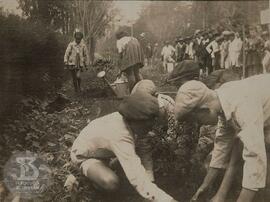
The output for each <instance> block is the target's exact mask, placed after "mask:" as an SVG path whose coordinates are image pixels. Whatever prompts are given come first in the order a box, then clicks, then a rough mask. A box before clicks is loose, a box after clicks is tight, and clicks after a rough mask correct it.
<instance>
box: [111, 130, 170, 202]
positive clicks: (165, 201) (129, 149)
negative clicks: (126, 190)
mask: <svg viewBox="0 0 270 202" xmlns="http://www.w3.org/2000/svg"><path fill="white" fill-rule="evenodd" d="M111 147H112V151H113V152H114V153H115V155H116V157H117V158H118V160H119V162H120V164H121V166H122V168H123V170H124V172H125V174H126V176H127V178H128V180H129V182H130V183H131V185H132V186H133V187H134V188H135V189H136V190H137V191H138V193H139V194H140V195H141V196H142V197H143V198H145V199H148V200H150V201H155V202H170V201H172V199H173V198H172V197H171V196H170V195H168V194H167V193H165V192H164V191H162V190H161V189H159V188H158V187H157V186H156V185H155V184H154V183H152V182H151V181H150V180H149V178H148V177H147V174H146V171H145V169H144V167H143V166H142V164H141V160H140V158H139V157H138V156H137V154H136V153H135V146H134V141H133V138H132V137H131V136H130V137H129V136H128V135H126V136H123V137H122V138H121V139H119V140H117V141H114V142H113V143H112V145H111Z"/></svg>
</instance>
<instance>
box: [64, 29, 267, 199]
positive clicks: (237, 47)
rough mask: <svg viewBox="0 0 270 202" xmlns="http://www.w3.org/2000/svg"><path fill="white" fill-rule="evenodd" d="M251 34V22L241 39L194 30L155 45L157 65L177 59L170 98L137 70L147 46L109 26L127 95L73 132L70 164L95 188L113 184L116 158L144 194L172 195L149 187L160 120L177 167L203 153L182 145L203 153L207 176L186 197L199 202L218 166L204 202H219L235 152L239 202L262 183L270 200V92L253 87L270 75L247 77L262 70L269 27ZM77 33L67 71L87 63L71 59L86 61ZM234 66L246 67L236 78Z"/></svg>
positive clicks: (233, 168)
mask: <svg viewBox="0 0 270 202" xmlns="http://www.w3.org/2000/svg"><path fill="white" fill-rule="evenodd" d="M257 34H258V32H257V31H256V30H254V29H253V28H252V29H250V30H249V34H248V35H247V37H246V38H245V39H243V36H241V35H240V34H239V33H237V32H232V31H223V32H222V33H217V32H215V33H213V31H207V32H206V31H200V30H197V31H196V32H195V34H194V36H193V37H192V38H191V37H189V38H185V39H182V38H177V41H176V42H177V44H176V46H175V47H173V46H172V45H170V44H169V42H166V44H165V46H164V47H163V49H162V52H161V55H162V59H163V65H164V70H165V71H168V70H169V69H170V68H171V67H170V66H168V63H176V65H175V66H174V67H173V69H172V70H171V69H170V71H171V73H170V75H169V77H170V76H171V77H170V79H171V80H174V81H176V85H177V87H179V90H178V92H177V95H176V98H175V99H173V98H171V97H169V96H167V95H163V94H161V93H159V92H158V90H157V87H156V85H155V84H154V82H153V81H151V80H147V79H143V78H142V76H141V74H140V69H141V68H142V67H143V66H144V62H145V57H146V59H147V63H148V64H150V65H153V66H154V63H153V61H152V56H153V54H154V53H153V50H152V49H151V44H148V45H147V49H148V52H147V51H144V50H143V48H142V46H141V44H140V42H139V40H137V39H136V38H135V37H132V36H129V35H128V34H127V33H126V32H124V31H121V32H119V33H117V34H116V38H117V44H116V45H117V49H118V53H119V61H120V62H119V69H120V72H121V73H122V74H125V75H126V77H127V79H128V82H129V89H130V95H129V96H127V97H125V98H124V99H123V100H122V101H121V103H120V105H119V107H118V110H117V111H116V112H114V113H112V114H108V115H105V116H103V117H100V118H97V119H95V120H93V121H92V122H90V123H89V124H88V125H87V126H86V127H85V128H84V129H83V130H82V131H81V133H80V134H79V136H78V137H77V139H76V140H75V142H74V144H73V146H72V149H71V160H72V162H73V163H74V164H75V165H76V166H77V167H79V168H80V169H81V171H82V173H83V174H84V175H85V176H86V177H88V178H89V179H90V180H91V181H92V182H93V184H94V185H95V186H96V187H99V188H102V189H104V190H106V191H116V190H117V189H118V187H119V180H120V179H119V177H118V176H117V175H116V173H115V171H114V169H113V166H112V164H113V163H114V162H115V161H114V160H116V161H118V162H119V163H120V165H121V167H122V168H123V170H124V173H125V175H126V177H127V178H128V180H129V182H130V183H131V185H133V186H134V188H135V189H136V190H137V192H138V193H139V194H140V195H141V196H142V197H143V198H145V199H147V200H149V201H156V202H175V201H176V200H175V199H173V197H172V196H170V195H169V194H168V193H166V192H164V191H163V190H162V189H160V188H159V187H158V186H157V185H156V184H155V176H154V172H153V159H152V153H151V150H152V146H153V145H151V139H152V138H153V137H155V136H158V135H161V134H157V133H155V132H154V128H155V126H161V125H165V126H166V128H167V131H166V133H167V135H168V136H176V137H179V140H180V141H179V151H180V154H179V155H180V156H182V157H183V158H182V161H181V162H180V163H181V164H185V163H186V162H190V161H191V160H195V161H196V160H198V161H200V160H202V159H199V158H195V159H193V156H192V155H190V154H187V153H190V152H186V149H187V150H188V149H189V147H191V146H192V145H191V144H197V148H196V151H197V152H198V153H203V152H205V150H207V152H206V155H208V154H209V153H210V151H211V150H212V158H211V162H210V168H209V170H208V173H207V175H206V176H205V179H204V181H203V183H202V185H201V186H200V187H199V189H198V190H197V192H196V193H195V194H194V196H193V197H192V199H191V201H198V200H199V199H200V197H201V195H202V194H203V193H205V192H206V191H207V189H208V188H209V187H210V186H211V185H212V184H213V182H214V181H215V179H216V178H217V176H218V174H219V173H220V171H222V170H225V175H224V177H223V181H222V183H221V185H220V188H219V190H218V192H217V193H216V195H215V196H214V197H213V198H212V201H213V202H225V201H226V197H227V194H228V192H229V190H230V187H231V184H232V182H233V181H234V179H235V175H236V173H237V167H239V166H241V161H240V160H241V158H243V160H244V166H243V180H242V191H241V193H240V195H239V198H238V202H252V201H253V200H254V197H255V195H256V193H257V192H258V191H260V190H262V189H264V188H265V187H266V190H268V192H266V197H269V196H270V194H269V191H270V189H269V187H270V179H267V172H270V170H269V166H267V164H268V165H269V161H267V159H268V160H269V159H270V158H269V144H270V140H269V139H270V138H269V120H270V118H269V116H270V112H269V108H270V104H269V103H270V94H269V91H267V90H262V89H264V88H265V86H268V85H269V84H270V76H269V75H268V74H262V75H256V76H254V75H255V74H260V73H267V72H268V71H269V70H270V68H269V51H270V49H269V48H270V47H269V46H270V41H269V33H268V32H263V33H262V36H258V35H257ZM77 38H79V39H80V40H79V39H77ZM81 39H82V36H81V35H80V34H76V33H75V42H73V43H71V44H70V45H69V47H68V49H67V52H66V55H65V63H68V64H70V66H71V67H72V68H71V72H73V71H74V72H75V73H77V71H79V70H80V68H81V67H82V66H83V65H81V64H84V61H86V59H85V60H82V61H81V60H79V59H78V58H81V57H84V58H87V57H86V56H85V53H86V51H85V50H84V45H79V44H80V43H81ZM243 41H244V42H243ZM77 49H79V50H77ZM243 49H244V51H243ZM73 51H74V53H73ZM243 52H244V54H245V56H244V57H243V54H242V53H243ZM69 57H71V58H73V59H74V62H73V60H70V59H69ZM243 58H245V60H244V59H243ZM262 58H263V59H262ZM80 61H81V62H80ZM243 63H244V64H243ZM243 65H246V68H247V71H246V72H247V75H244V77H246V76H248V77H250V78H247V79H243V80H240V78H241V77H242V75H240V74H241V73H242V71H241V68H242V67H243ZM153 68H155V66H154V67H153ZM202 72H205V73H206V74H207V77H206V78H205V79H204V80H202V77H200V74H201V73H202ZM73 74H74V73H73ZM175 78H177V79H175ZM78 84H79V83H77V84H76V85H78ZM74 85H75V84H74ZM209 128H210V131H211V132H210V135H209V136H207V135H205V134H204V132H203V131H208V132H209ZM197 129H199V132H198V131H197V132H196V131H195V130H197ZM204 129H205V130H204ZM198 134H199V135H198ZM193 139H195V140H196V141H195V143H193V142H192V141H193ZM201 145H203V146H202V147H201ZM208 145H210V147H209V146H208ZM209 148H210V149H209ZM112 159H113V161H112ZM267 194H268V195H267Z"/></svg>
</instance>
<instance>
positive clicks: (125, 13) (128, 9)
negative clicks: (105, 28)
mask: <svg viewBox="0 0 270 202" xmlns="http://www.w3.org/2000/svg"><path fill="white" fill-rule="evenodd" d="M147 4H149V1H116V2H115V8H117V9H119V11H120V16H121V17H120V23H121V24H130V23H134V21H135V20H137V19H138V17H139V13H140V11H141V10H142V8H143V7H145V6H146V5H147Z"/></svg>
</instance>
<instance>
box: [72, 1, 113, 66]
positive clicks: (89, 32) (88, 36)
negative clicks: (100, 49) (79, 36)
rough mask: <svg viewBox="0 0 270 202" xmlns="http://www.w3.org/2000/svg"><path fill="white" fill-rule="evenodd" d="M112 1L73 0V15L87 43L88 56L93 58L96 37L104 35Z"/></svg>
mask: <svg viewBox="0 0 270 202" xmlns="http://www.w3.org/2000/svg"><path fill="white" fill-rule="evenodd" d="M112 5H113V1H104V0H100V1H96V0H74V7H73V8H74V17H75V23H76V26H77V27H79V28H80V29H81V30H82V31H83V33H84V36H85V40H86V41H87V42H88V44H89V47H90V48H89V49H90V58H91V61H93V60H94V52H95V48H96V42H97V39H98V38H100V37H101V36H104V34H105V30H106V28H107V27H108V26H109V23H110V22H111V20H112V18H113V10H112Z"/></svg>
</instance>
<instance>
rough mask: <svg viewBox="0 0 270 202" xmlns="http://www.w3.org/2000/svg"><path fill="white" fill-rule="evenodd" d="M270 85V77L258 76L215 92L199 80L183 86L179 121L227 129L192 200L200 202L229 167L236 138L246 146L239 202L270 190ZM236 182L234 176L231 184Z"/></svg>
mask: <svg viewBox="0 0 270 202" xmlns="http://www.w3.org/2000/svg"><path fill="white" fill-rule="evenodd" d="M269 85H270V75H258V76H253V77H250V78H247V79H244V80H241V81H232V82H228V83H226V84H223V85H222V86H221V87H220V88H219V89H217V90H215V91H214V90H210V89H208V88H207V87H206V86H205V85H204V84H203V83H201V82H199V81H190V82H187V83H185V84H184V85H182V86H181V87H180V89H179V91H178V94H177V97H176V106H175V113H176V114H175V115H176V118H177V119H178V120H181V119H183V118H185V117H187V116H189V118H192V119H193V120H196V121H198V122H200V123H202V124H206V125H209V124H211V125H214V124H217V122H219V123H222V124H221V125H223V126H226V127H218V130H217V133H216V139H215V143H214V144H215V146H214V150H213V152H212V160H211V163H210V169H209V171H208V174H207V176H206V177H205V179H204V182H203V184H202V185H201V187H200V188H199V189H198V191H197V193H196V194H195V195H194V197H193V199H192V201H197V199H198V197H199V196H200V195H201V194H202V193H203V192H205V191H206V190H207V188H209V185H210V184H212V182H213V181H214V179H215V178H216V176H217V175H218V173H219V171H221V170H222V169H225V168H226V165H227V163H228V161H229V159H230V153H231V151H232V146H233V142H234V138H235V137H238V138H239V139H240V141H241V142H242V143H243V152H242V157H243V160H244V167H243V180H242V191H241V193H240V195H239V198H238V200H237V202H252V201H253V200H254V197H255V194H256V193H257V191H259V190H261V189H263V188H265V186H266V185H267V187H269V185H270V179H267V154H266V147H267V148H269V145H270V92H269V91H268V90H267V89H265V86H269ZM218 117H219V118H218ZM231 129H232V130H231ZM268 172H269V166H268ZM234 179H235V178H233V176H232V179H230V180H229V181H233V180H234ZM227 181H228V179H227ZM228 186H229V184H228ZM266 199H267V198H266ZM223 200H224V199H222V200H213V201H218V202H221V201H223ZM224 201H226V199H225V200H224Z"/></svg>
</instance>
